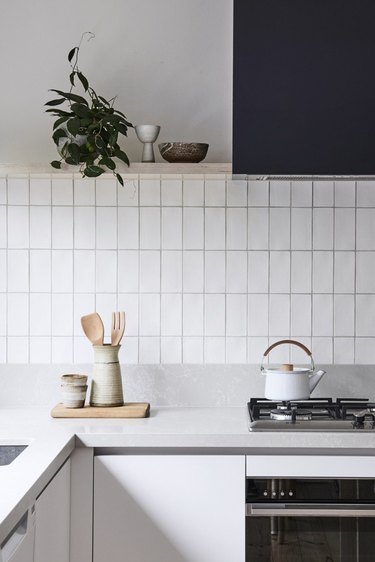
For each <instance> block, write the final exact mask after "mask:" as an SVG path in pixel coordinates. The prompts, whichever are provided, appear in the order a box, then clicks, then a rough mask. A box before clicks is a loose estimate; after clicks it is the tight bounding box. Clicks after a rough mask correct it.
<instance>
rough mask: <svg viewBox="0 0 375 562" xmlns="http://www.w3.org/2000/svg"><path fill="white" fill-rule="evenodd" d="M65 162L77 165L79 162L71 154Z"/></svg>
mask: <svg viewBox="0 0 375 562" xmlns="http://www.w3.org/2000/svg"><path fill="white" fill-rule="evenodd" d="M65 162H66V163H67V164H70V165H71V166H77V162H76V161H75V160H73V158H72V157H71V156H67V157H66V158H65Z"/></svg>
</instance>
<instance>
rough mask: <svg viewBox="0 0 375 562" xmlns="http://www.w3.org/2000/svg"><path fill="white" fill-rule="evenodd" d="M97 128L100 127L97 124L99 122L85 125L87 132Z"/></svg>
mask: <svg viewBox="0 0 375 562" xmlns="http://www.w3.org/2000/svg"><path fill="white" fill-rule="evenodd" d="M99 128H100V124H99V123H92V124H91V125H89V126H88V127H87V131H88V132H89V133H92V132H93V131H96V130H97V129H99Z"/></svg>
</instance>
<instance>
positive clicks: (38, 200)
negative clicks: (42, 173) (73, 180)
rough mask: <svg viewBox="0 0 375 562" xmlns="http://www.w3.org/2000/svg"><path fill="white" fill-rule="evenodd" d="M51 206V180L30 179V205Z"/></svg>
mask: <svg viewBox="0 0 375 562" xmlns="http://www.w3.org/2000/svg"><path fill="white" fill-rule="evenodd" d="M50 204H51V180H50V179H49V178H48V179H47V178H30V205H50Z"/></svg>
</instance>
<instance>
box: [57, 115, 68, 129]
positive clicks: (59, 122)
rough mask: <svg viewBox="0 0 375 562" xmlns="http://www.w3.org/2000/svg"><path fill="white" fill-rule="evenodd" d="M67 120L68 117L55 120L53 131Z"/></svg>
mask: <svg viewBox="0 0 375 562" xmlns="http://www.w3.org/2000/svg"><path fill="white" fill-rule="evenodd" d="M67 119H69V117H60V119H57V121H55V122H54V124H53V128H54V129H57V127H58V126H59V125H61V124H62V123H65V121H66V120H67Z"/></svg>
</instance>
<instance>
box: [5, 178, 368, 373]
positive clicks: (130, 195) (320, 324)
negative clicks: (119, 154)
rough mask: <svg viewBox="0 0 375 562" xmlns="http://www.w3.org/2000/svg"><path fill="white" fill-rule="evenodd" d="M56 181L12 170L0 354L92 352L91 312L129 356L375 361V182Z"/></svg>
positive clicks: (78, 356)
mask: <svg viewBox="0 0 375 562" xmlns="http://www.w3.org/2000/svg"><path fill="white" fill-rule="evenodd" d="M50 178H51V176H49V175H48V176H47V175H46V176H41V177H37V176H36V175H32V176H30V178H29V177H28V176H27V175H25V176H17V177H10V178H5V177H3V178H0V363H4V362H10V363H15V362H16V361H18V360H19V361H21V362H31V363H34V364H37V363H49V362H52V363H59V362H60V363H64V362H65V363H69V362H71V361H76V362H81V361H87V362H88V361H91V360H92V353H91V352H92V350H91V348H90V346H89V345H88V344H87V341H86V339H85V338H84V336H83V335H82V332H81V326H80V317H81V316H82V315H83V314H85V313H88V312H90V311H92V310H98V312H100V314H101V315H102V316H103V318H104V319H105V322H106V326H107V328H106V336H105V337H106V341H108V340H109V332H108V325H109V324H108V323H109V319H110V317H111V312H112V311H113V310H125V311H126V317H127V326H126V334H127V341H126V342H125V341H124V346H123V355H124V356H123V358H122V360H123V362H124V363H126V364H136V363H145V364H147V363H151V364H158V363H159V362H160V361H161V362H162V363H169V364H174V363H177V364H178V363H181V362H183V363H195V364H196V363H202V362H206V363H218V364H220V363H228V364H230V363H233V364H241V363H245V362H249V363H258V362H259V360H260V358H261V356H262V354H263V352H264V350H265V349H266V347H267V346H268V345H269V343H272V342H274V341H277V339H279V338H281V337H290V336H291V337H293V338H295V339H300V340H301V341H303V342H304V343H306V345H308V346H312V348H313V351H314V358H315V360H316V361H319V362H323V363H324V362H330V361H334V362H336V363H337V364H340V365H343V364H352V363H353V362H355V363H361V362H364V363H369V362H371V360H372V359H373V357H374V355H373V353H374V352H373V350H372V347H371V345H372V342H373V338H375V324H374V320H373V319H374V317H375V301H374V298H375V281H373V279H374V278H375V275H374V274H375V258H374V255H375V242H374V240H375V226H374V224H375V220H374V219H375V215H374V212H375V195H374V194H375V189H374V185H375V182H371V181H358V182H354V181H346V180H345V181H336V182H332V181H319V182H314V184H313V183H312V182H311V181H292V182H289V181H275V180H272V181H271V182H268V181H255V180H254V181H253V180H251V181H249V182H247V181H245V180H243V179H238V180H236V179H234V178H233V179H232V178H228V179H224V177H222V178H221V177H212V176H209V177H208V176H204V175H201V176H190V175H185V176H181V175H179V176H177V175H173V176H172V175H171V176H170V177H169V176H168V175H164V176H162V177H159V176H155V177H152V176H143V177H142V178H140V177H139V176H138V175H137V174H125V175H124V186H120V185H119V184H118V182H117V181H116V180H115V179H114V178H113V177H112V176H110V175H109V174H108V175H105V176H102V177H101V178H98V179H97V180H94V179H88V178H85V179H82V178H79V177H78V176H76V177H74V179H73V175H68V174H67V175H61V177H59V176H57V174H54V175H53V176H52V178H53V179H52V180H51V179H50ZM38 310H43V313H42V314H39V315H38ZM19 314H20V315H21V318H22V322H21V324H20V323H19V322H18V321H16V320H15V318H17V315H19ZM17 346H19V347H20V352H19V358H18V357H17ZM298 354H299V350H298V349H297V350H294V349H289V347H287V348H286V349H285V350H277V349H276V350H275V354H274V357H273V360H279V359H281V358H282V357H284V355H285V356H288V358H290V360H293V361H297V362H301V363H302V362H303V361H304V360H305V358H304V357H302V355H301V354H300V355H298ZM374 361H375V359H374Z"/></svg>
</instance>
